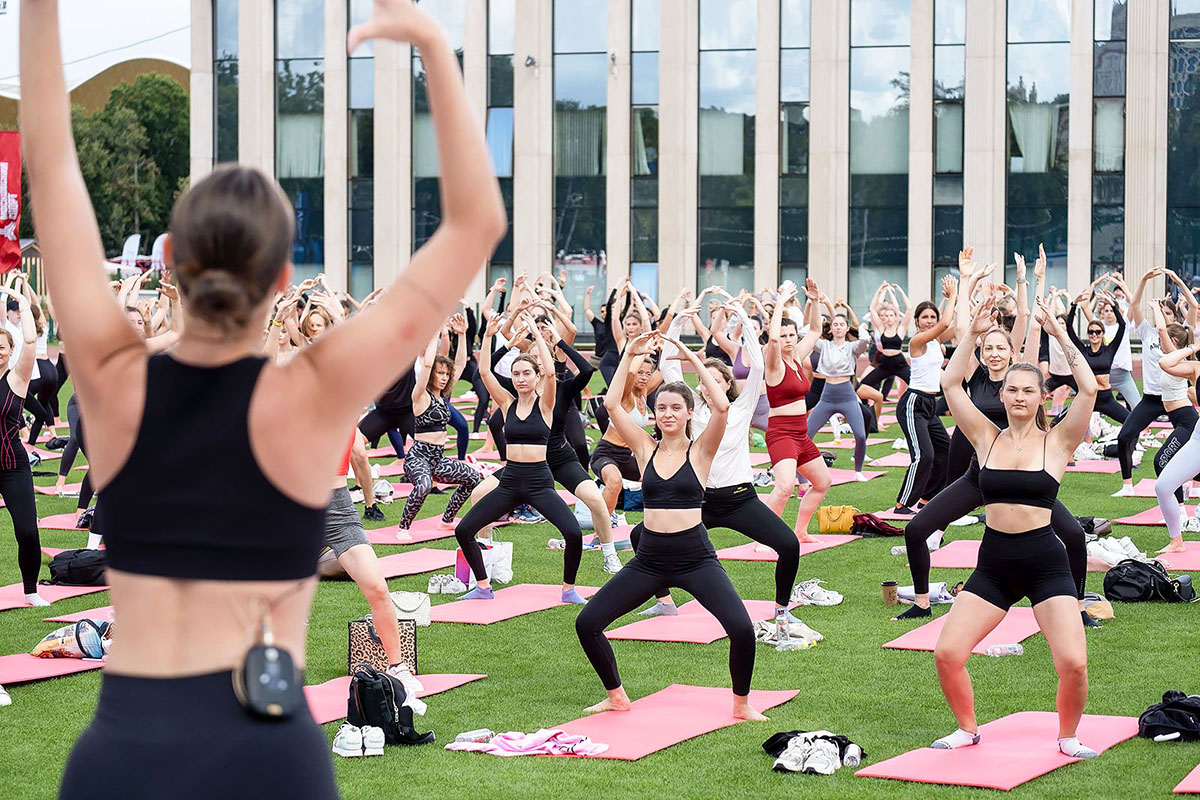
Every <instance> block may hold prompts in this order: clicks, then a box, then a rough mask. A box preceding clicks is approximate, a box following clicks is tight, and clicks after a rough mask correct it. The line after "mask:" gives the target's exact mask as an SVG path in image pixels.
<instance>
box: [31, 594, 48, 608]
mask: <svg viewBox="0 0 1200 800" xmlns="http://www.w3.org/2000/svg"><path fill="white" fill-rule="evenodd" d="M25 602H26V603H28V604H29V605H31V606H38V607H45V606H48V605H50V604H49V603H48V602H46V600H45V599H43V598H42V596H41V595H40V594H38V593H37V592H32V593H30V594H26V595H25Z"/></svg>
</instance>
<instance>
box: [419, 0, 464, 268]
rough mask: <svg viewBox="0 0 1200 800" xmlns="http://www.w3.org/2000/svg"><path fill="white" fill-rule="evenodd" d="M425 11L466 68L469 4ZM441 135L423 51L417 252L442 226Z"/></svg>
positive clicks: (437, 0)
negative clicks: (464, 51) (464, 54)
mask: <svg viewBox="0 0 1200 800" xmlns="http://www.w3.org/2000/svg"><path fill="white" fill-rule="evenodd" d="M421 8H422V10H424V11H425V13H427V14H429V15H430V16H431V17H433V18H434V19H435V20H436V21H437V22H438V24H440V25H441V26H442V29H443V30H444V31H445V32H446V39H447V40H448V41H449V43H450V47H451V48H453V49H454V50H455V52H456V53H457V54H458V60H459V67H460V68H461V66H462V48H463V36H464V19H463V14H464V12H465V0H422V2H421ZM440 175H441V165H440V164H439V162H438V148H437V135H436V133H435V132H434V125H433V114H432V113H431V112H430V109H429V88H428V84H427V79H426V75H425V64H424V62H423V61H422V60H421V56H420V51H419V50H417V49H415V48H414V49H413V56H412V181H413V184H412V191H413V217H412V219H413V228H412V230H413V237H412V247H413V250H414V251H415V250H416V249H417V248H419V247H421V246H422V245H423V244H425V242H427V241H429V238H430V237H431V236H433V233H434V231H436V230H437V228H438V225H440V224H441V222H442V191H441V186H440V185H439V182H438V177H439V176H440Z"/></svg>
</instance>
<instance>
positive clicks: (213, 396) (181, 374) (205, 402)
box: [98, 354, 325, 581]
mask: <svg viewBox="0 0 1200 800" xmlns="http://www.w3.org/2000/svg"><path fill="white" fill-rule="evenodd" d="M265 363H266V361H265V359H262V358H258V357H248V358H243V359H241V360H239V361H235V362H233V363H231V364H225V365H223V366H220V367H196V366H189V365H187V364H181V363H180V362H178V361H176V360H175V359H173V358H172V357H171V356H169V355H166V354H161V355H156V356H152V357H151V358H150V360H149V363H148V364H147V369H146V405H145V408H144V409H143V411H142V421H141V424H140V426H139V428H138V434H137V440H136V441H135V443H134V445H133V450H132V451H131V452H130V454H129V458H128V459H127V460H126V462H125V465H124V466H123V467H121V469H120V471H119V472H118V473H117V475H116V477H115V478H113V479H112V481H111V482H110V483H109V484H108V485H107V486H105V487H104V492H103V493H102V495H101V496H100V501H99V506H100V508H101V509H102V510H98V513H99V514H101V515H102V516H103V518H104V541H105V544H106V545H107V556H108V563H109V564H110V565H111V566H112V567H113V568H114V569H118V570H122V571H124V572H132V573H137V574H140V575H160V576H163V577H168V578H195V579H209V580H268V581H269V580H295V579H298V578H305V577H309V576H311V575H312V574H313V573H314V572H316V568H317V555H318V553H319V552H320V550H321V548H322V546H323V545H324V543H325V506H324V505H322V506H321V507H319V508H311V507H309V506H304V505H301V504H300V503H298V502H296V501H295V500H292V499H291V498H289V497H287V496H285V495H284V494H283V493H282V492H281V491H279V489H277V488H276V487H275V485H274V484H272V483H271V482H270V480H268V479H267V477H266V476H265V475H264V474H263V472H262V469H261V468H260V467H259V465H258V461H257V459H255V457H254V453H253V452H252V451H251V449H250V432H249V425H248V421H247V420H248V416H249V410H250V398H251V396H252V395H253V394H254V387H255V386H256V385H257V384H258V378H259V375H260V374H261V373H262V369H263V366H264V364H265Z"/></svg>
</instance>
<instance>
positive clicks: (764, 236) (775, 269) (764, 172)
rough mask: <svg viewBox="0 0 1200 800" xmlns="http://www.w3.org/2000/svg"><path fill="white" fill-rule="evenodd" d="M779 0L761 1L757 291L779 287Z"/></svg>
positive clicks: (757, 99) (756, 142)
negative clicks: (769, 287)
mask: <svg viewBox="0 0 1200 800" xmlns="http://www.w3.org/2000/svg"><path fill="white" fill-rule="evenodd" d="M779 26H780V23H779V0H758V43H757V49H756V50H755V59H754V60H755V62H756V63H757V65H758V75H757V82H756V83H755V109H754V116H755V125H754V284H753V285H754V287H755V288H758V287H761V286H777V285H779V35H780V34H779Z"/></svg>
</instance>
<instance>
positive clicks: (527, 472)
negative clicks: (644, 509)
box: [454, 461, 583, 584]
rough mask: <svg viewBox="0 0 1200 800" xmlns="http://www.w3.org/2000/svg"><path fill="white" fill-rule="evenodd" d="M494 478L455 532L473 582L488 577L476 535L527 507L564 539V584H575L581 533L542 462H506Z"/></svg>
mask: <svg viewBox="0 0 1200 800" xmlns="http://www.w3.org/2000/svg"><path fill="white" fill-rule="evenodd" d="M496 477H497V479H498V480H499V481H500V485H499V486H497V487H496V488H495V489H493V490H492V491H490V492H488V493H487V494H486V495H485V496H484V497H482V498H481V499H480V500H479V502H478V503H475V504H474V505H472V506H471V510H470V511H468V512H467V515H466V516H465V517H463V518H462V520H461V521H459V523H458V526H457V527H456V528H455V529H454V538H455V539H457V540H458V546H459V547H461V548H462V551H463V557H464V558H466V559H467V563H468V564H470V565H471V572H473V573H474V574H475V580H477V581H481V580H485V579H486V578H487V570H486V568H485V567H484V565H483V553H482V552H481V551H480V550H479V542H477V541H475V534H477V533H479V531H480V530H481V529H482V528H484V527H485V526H487V525H491V524H492V523H493V522H495V521H496V520H498V519H500V518H501V517H502V516H504V515H505V514H507V513H508V512H509V511H512V510H513V509H514V508H516V507H517V506H519V505H522V504H529V505H531V506H533V507H534V508H535V509H537V511H538V512H539V513H540V514H541V515H542V516H543V517H545V518H546V519H547V520H548V521H549V522H550V524H551V525H553V526H554V527H556V528H558V532H559V533H561V534H562V535H563V538H564V539H565V540H566V549H565V551H564V554H563V583H567V584H574V583H575V576H576V575H577V574H578V572H579V561H580V559H582V558H583V531H581V530H580V529H579V522H578V521H577V520H576V519H575V515H574V514H572V513H571V509H569V508H567V504H566V503H564V502H563V499H562V498H561V497H559V496H558V492H556V491H554V476H553V475H551V474H550V467H549V466H547V464H546V462H545V461H537V462H534V463H526V462H523V461H509V462H508V463H507V464H505V466H504V469H502V470H500V472H498V473H497V474H496Z"/></svg>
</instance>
